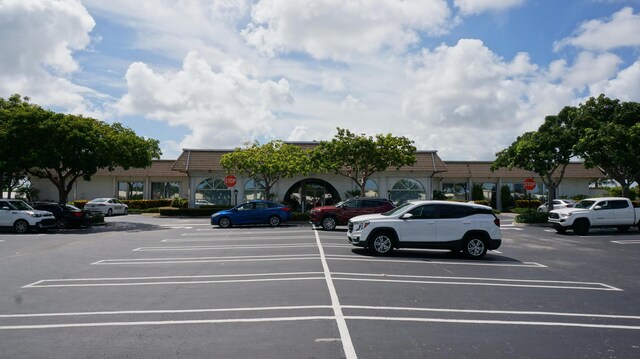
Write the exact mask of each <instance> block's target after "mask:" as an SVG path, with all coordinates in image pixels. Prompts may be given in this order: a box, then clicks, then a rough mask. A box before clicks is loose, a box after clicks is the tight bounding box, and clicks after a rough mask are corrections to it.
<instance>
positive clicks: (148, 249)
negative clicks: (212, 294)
mask: <svg viewBox="0 0 640 359" xmlns="http://www.w3.org/2000/svg"><path fill="white" fill-rule="evenodd" d="M307 247H316V245H315V244H303V243H301V244H296V243H291V244H290V243H284V244H260V245H258V244H234V245H225V246H176V247H139V248H136V249H133V250H132V252H153V251H200V250H206V249H236V248H241V249H282V248H307Z"/></svg>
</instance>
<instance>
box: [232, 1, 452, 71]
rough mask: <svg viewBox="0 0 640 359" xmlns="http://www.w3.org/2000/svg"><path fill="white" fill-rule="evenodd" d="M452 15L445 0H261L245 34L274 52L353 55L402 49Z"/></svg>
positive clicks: (443, 25)
mask: <svg viewBox="0 0 640 359" xmlns="http://www.w3.org/2000/svg"><path fill="white" fill-rule="evenodd" d="M449 16H450V10H449V8H448V6H447V2H446V1H444V0H429V1H425V0H404V1H396V0H299V1H290V0H260V1H258V3H257V4H256V5H254V7H253V9H252V11H251V18H252V22H251V23H250V24H249V25H248V26H247V28H246V29H245V30H244V31H243V35H244V37H245V39H246V40H247V42H248V43H250V44H252V45H254V46H255V47H256V48H258V49H260V50H261V51H262V52H263V53H265V54H268V55H270V56H273V55H275V54H276V53H279V52H305V53H308V54H310V55H311V56H313V57H314V58H317V59H330V60H336V61H349V60H351V59H353V58H354V57H357V56H360V55H366V54H371V53H375V52H377V51H380V50H384V49H391V50H395V51H402V50H404V49H405V48H406V47H407V46H409V45H411V44H414V43H416V42H417V41H418V32H425V33H439V32H442V31H445V30H446V28H447V26H448V25H447V20H449Z"/></svg>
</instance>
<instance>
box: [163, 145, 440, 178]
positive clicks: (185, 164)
mask: <svg viewBox="0 0 640 359" xmlns="http://www.w3.org/2000/svg"><path fill="white" fill-rule="evenodd" d="M293 144H296V145H299V146H301V147H302V148H303V149H313V148H315V147H316V146H317V145H318V144H317V143H316V142H294V143H293ZM230 152H232V150H204V149H183V150H182V154H181V155H180V157H178V159H177V160H176V161H175V163H174V164H173V166H172V169H173V170H174V171H180V172H185V173H186V172H187V171H222V170H224V168H222V166H220V158H221V157H222V155H224V154H226V153H230ZM434 168H435V171H436V172H441V171H446V170H447V166H446V165H445V164H444V162H443V161H442V159H441V158H440V157H439V156H438V153H437V151H417V152H416V164H415V165H413V166H404V167H401V168H400V170H401V171H429V172H430V171H434ZM393 169H394V168H389V170H393Z"/></svg>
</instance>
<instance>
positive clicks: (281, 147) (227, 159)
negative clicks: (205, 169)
mask: <svg viewBox="0 0 640 359" xmlns="http://www.w3.org/2000/svg"><path fill="white" fill-rule="evenodd" d="M220 165H221V166H222V167H223V168H224V169H225V170H227V172H230V173H231V172H237V173H240V174H244V175H247V176H249V177H250V178H252V179H253V180H254V181H255V183H256V185H257V186H261V187H263V188H264V189H265V192H266V196H267V197H269V196H270V195H271V188H272V187H273V186H274V185H275V184H276V183H277V182H278V181H279V180H280V179H281V178H290V177H293V176H295V175H297V174H306V173H308V171H309V169H310V167H309V160H308V152H307V151H306V150H304V149H302V148H301V147H300V146H296V145H293V144H288V143H284V142H282V141H277V140H274V141H270V142H268V143H265V144H263V145H261V144H259V143H258V142H253V143H251V144H249V143H247V144H245V147H244V148H236V149H235V150H234V151H233V152H230V153H227V154H224V155H223V156H222V158H221V159H220Z"/></svg>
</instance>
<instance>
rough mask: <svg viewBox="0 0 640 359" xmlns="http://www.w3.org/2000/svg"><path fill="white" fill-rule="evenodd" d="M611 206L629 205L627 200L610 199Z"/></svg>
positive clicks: (623, 206) (621, 206) (617, 207)
mask: <svg viewBox="0 0 640 359" xmlns="http://www.w3.org/2000/svg"><path fill="white" fill-rule="evenodd" d="M610 203H611V208H616V209H619V208H627V207H629V202H627V201H611V202H610Z"/></svg>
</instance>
